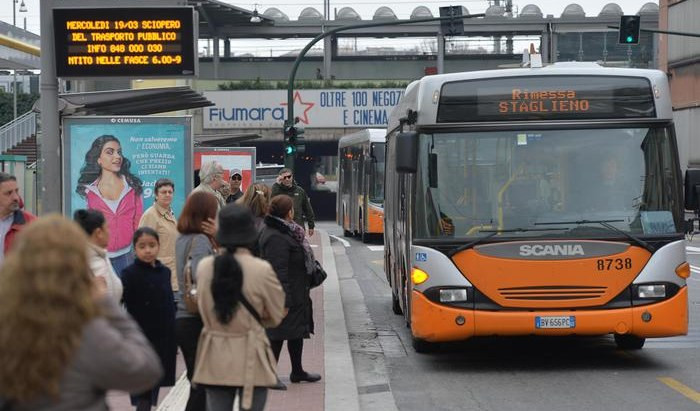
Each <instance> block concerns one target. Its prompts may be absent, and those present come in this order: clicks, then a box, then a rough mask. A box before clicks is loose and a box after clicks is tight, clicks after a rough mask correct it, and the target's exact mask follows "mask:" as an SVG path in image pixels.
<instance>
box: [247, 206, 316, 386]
mask: <svg viewBox="0 0 700 411" xmlns="http://www.w3.org/2000/svg"><path fill="white" fill-rule="evenodd" d="M260 252H261V256H262V258H264V259H266V260H267V261H269V262H270V264H272V268H274V269H275V272H276V273H277V277H278V278H279V280H280V283H282V287H283V288H284V291H285V294H286V299H285V302H284V306H285V308H286V309H288V310H289V313H288V314H287V316H286V317H284V320H283V321H282V323H281V324H280V325H279V326H278V327H277V328H272V329H269V330H268V331H267V336H268V337H269V338H270V344H271V345H272V351H273V352H274V354H275V358H276V359H277V360H278V361H279V356H280V353H281V352H282V345H283V344H284V341H285V340H286V341H287V350H288V351H289V357H290V359H291V362H292V373H291V374H290V376H289V379H290V381H291V382H293V383H297V382H301V381H307V382H316V381H319V380H320V379H321V376H320V375H318V374H314V373H310V372H306V371H304V368H303V367H302V365H301V354H302V351H303V349H304V338H309V336H310V334H313V332H314V321H313V310H312V306H311V296H310V290H311V288H310V281H309V280H310V274H311V273H312V272H313V270H314V268H315V260H314V254H313V251H312V250H311V246H310V245H309V242H308V241H307V240H306V235H305V233H304V228H303V227H302V226H300V225H298V224H296V223H295V222H294V202H293V200H292V198H291V197H289V196H287V195H284V194H280V195H276V196H274V197H272V201H271V202H270V214H269V215H268V216H267V217H265V228H263V231H262V233H261V234H260ZM276 388H279V389H286V387H284V385H283V384H282V383H281V382H278V387H276Z"/></svg>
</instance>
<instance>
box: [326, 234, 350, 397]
mask: <svg viewBox="0 0 700 411" xmlns="http://www.w3.org/2000/svg"><path fill="white" fill-rule="evenodd" d="M318 232H319V234H321V246H322V247H323V268H324V269H325V270H326V273H328V278H327V279H326V281H325V282H324V283H323V310H324V313H323V318H324V324H323V325H324V334H323V347H324V353H323V354H324V355H323V357H324V360H325V364H324V369H325V373H326V375H325V377H326V381H325V392H324V409H326V410H359V409H360V402H359V395H358V392H357V380H356V379H355V366H354V364H353V360H352V354H351V352H350V339H349V337H348V329H347V325H346V324H345V312H344V311H343V302H342V299H341V295H340V282H339V280H338V271H337V269H336V266H335V256H334V254H333V248H332V247H331V240H330V237H329V236H328V233H327V232H326V231H325V230H318Z"/></svg>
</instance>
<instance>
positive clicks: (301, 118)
mask: <svg viewBox="0 0 700 411" xmlns="http://www.w3.org/2000/svg"><path fill="white" fill-rule="evenodd" d="M294 102H295V103H298V104H294V112H295V113H298V112H299V111H298V110H297V106H298V105H302V106H306V108H305V109H304V115H303V116H300V115H299V114H297V115H295V117H298V118H299V121H301V122H302V123H304V124H306V125H308V124H309V110H311V108H312V107H313V106H315V105H316V103H305V102H303V101H301V94H300V93H299V91H296V92H295V93H294ZM286 105H287V103H280V106H286Z"/></svg>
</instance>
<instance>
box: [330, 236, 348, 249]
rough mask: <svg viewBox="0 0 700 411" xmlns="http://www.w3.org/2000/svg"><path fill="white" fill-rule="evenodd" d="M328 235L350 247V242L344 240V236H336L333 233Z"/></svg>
mask: <svg viewBox="0 0 700 411" xmlns="http://www.w3.org/2000/svg"><path fill="white" fill-rule="evenodd" d="M328 237H333V238H335V239H336V240H338V241H340V243H341V244H342V245H343V246H344V247H350V243H349V242H348V241H347V240H343V239H342V238H340V237H337V236H334V235H331V234H328Z"/></svg>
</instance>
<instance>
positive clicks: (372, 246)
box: [367, 245, 384, 251]
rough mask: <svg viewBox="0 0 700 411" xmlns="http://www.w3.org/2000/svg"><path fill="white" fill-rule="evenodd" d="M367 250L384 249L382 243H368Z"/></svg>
mask: <svg viewBox="0 0 700 411" xmlns="http://www.w3.org/2000/svg"><path fill="white" fill-rule="evenodd" d="M367 248H369V251H384V246H383V245H368V246H367Z"/></svg>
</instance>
